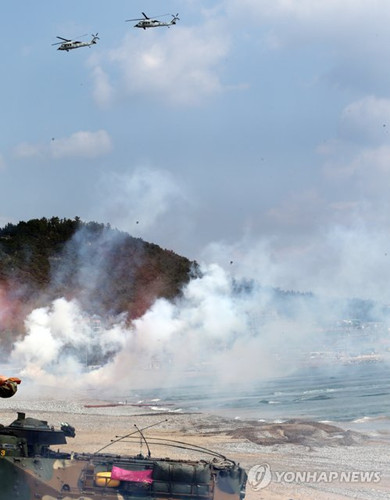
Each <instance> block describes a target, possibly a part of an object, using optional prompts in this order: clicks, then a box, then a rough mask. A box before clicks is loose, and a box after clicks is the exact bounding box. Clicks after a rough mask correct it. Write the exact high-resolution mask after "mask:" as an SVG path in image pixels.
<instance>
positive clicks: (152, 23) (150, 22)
mask: <svg viewBox="0 0 390 500" xmlns="http://www.w3.org/2000/svg"><path fill="white" fill-rule="evenodd" d="M173 24H176V21H175V20H172V21H170V22H169V23H162V22H161V21H157V20H156V19H145V20H142V21H140V22H139V23H137V24H135V25H134V28H143V29H146V28H158V27H159V26H167V27H168V28H169V26H172V25H173Z"/></svg>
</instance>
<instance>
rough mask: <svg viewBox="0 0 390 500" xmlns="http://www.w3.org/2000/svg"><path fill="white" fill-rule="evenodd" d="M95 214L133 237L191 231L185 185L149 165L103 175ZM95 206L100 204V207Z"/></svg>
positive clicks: (154, 237)
mask: <svg viewBox="0 0 390 500" xmlns="http://www.w3.org/2000/svg"><path fill="white" fill-rule="evenodd" d="M98 197H99V198H98V200H97V203H96V204H95V205H96V206H95V207H94V213H95V214H96V211H98V219H99V220H109V221H111V224H112V225H113V226H115V227H118V228H120V229H121V230H123V231H127V232H129V233H130V234H131V235H133V236H139V237H142V238H146V239H148V238H149V239H150V240H151V241H154V242H156V241H158V239H159V235H160V233H164V234H173V233H175V234H177V233H179V232H181V231H183V233H182V234H183V237H184V236H185V235H186V234H188V229H189V228H190V227H191V224H187V221H188V217H187V216H186V215H185V214H187V213H188V210H189V207H190V206H191V200H190V198H189V195H188V193H187V190H186V188H185V186H182V185H181V183H180V182H179V180H178V179H176V178H175V177H173V176H172V175H171V174H170V172H168V171H166V170H159V169H155V168H151V167H147V166H143V167H137V168H135V169H134V170H133V171H131V172H126V173H121V174H115V173H110V174H109V175H104V176H103V177H102V178H101V179H100V182H99V188H98ZM96 207H99V208H98V209H97V208H96Z"/></svg>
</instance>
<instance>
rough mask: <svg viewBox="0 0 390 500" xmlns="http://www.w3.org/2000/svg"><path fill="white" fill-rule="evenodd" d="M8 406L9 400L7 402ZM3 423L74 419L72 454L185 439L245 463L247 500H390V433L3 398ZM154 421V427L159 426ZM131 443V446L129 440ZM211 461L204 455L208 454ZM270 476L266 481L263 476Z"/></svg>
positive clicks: (180, 453)
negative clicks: (22, 416) (20, 417)
mask: <svg viewBox="0 0 390 500" xmlns="http://www.w3.org/2000/svg"><path fill="white" fill-rule="evenodd" d="M3 401H4V402H3ZM3 401H2V405H1V406H2V408H1V410H0V422H2V423H3V425H9V424H10V423H11V422H12V421H13V420H15V418H16V412H17V411H23V412H25V413H26V414H27V416H31V417H34V418H38V419H41V420H46V421H47V422H48V423H49V425H54V427H56V428H57V427H59V425H60V423H61V422H64V421H66V422H68V423H69V424H71V425H73V426H74V427H75V428H76V437H75V438H68V444H67V445H64V446H62V447H61V449H63V450H66V451H75V452H82V451H85V452H96V451H98V450H100V449H101V448H103V447H106V446H107V445H109V446H108V447H107V448H105V452H109V453H126V454H134V453H139V452H142V453H144V454H146V453H147V449H146V446H145V444H144V443H142V442H141V440H140V439H139V436H137V435H136V434H135V435H133V437H130V439H126V440H121V441H119V442H117V443H115V444H110V443H111V442H112V441H113V440H117V439H118V436H125V435H128V434H129V433H133V432H134V431H136V427H135V425H136V426H138V427H139V428H141V429H143V428H145V427H148V426H151V425H153V428H150V429H149V430H145V436H146V438H147V439H148V440H150V442H152V439H153V437H158V438H163V437H165V438H169V439H176V440H181V441H186V442H188V443H192V444H195V445H198V446H202V447H205V448H210V449H212V450H214V451H217V452H219V453H221V454H222V455H225V456H227V457H229V458H231V459H233V460H235V461H237V462H239V463H240V464H241V465H242V466H243V467H244V468H245V469H246V470H247V472H248V474H249V481H248V485H247V494H246V498H247V500H262V499H270V500H273V499H275V500H276V499H283V500H308V499H319V500H342V499H348V498H354V499H362V500H363V499H375V500H380V499H388V498H389V495H390V453H389V443H390V441H388V440H387V436H386V435H383V436H380V435H376V436H368V435H363V434H360V433H357V432H354V431H351V430H348V429H342V428H340V427H335V426H333V425H329V424H323V423H318V422H309V421H301V420H294V421H287V422H284V423H280V424H265V423H261V422H257V421H242V420H236V419H226V418H221V417H218V416H215V415H208V414H201V413H171V412H165V411H153V410H151V409H150V408H147V407H144V408H143V407H134V406H131V405H128V406H125V405H121V406H101V407H96V406H95V407H88V406H87V405H88V404H89V405H91V404H98V403H99V402H96V401H94V402H91V401H77V402H66V401H63V402H59V401H35V400H34V401H22V400H14V401H12V400H3ZM154 424H156V425H154ZM130 440H131V442H129V441H130ZM150 448H151V453H152V456H155V457H167V456H175V457H182V458H202V457H201V456H200V455H197V454H196V453H194V452H188V451H184V450H175V449H173V448H167V447H162V446H157V445H156V444H151V445H150ZM203 458H205V457H203ZM265 470H267V471H268V472H267V473H268V475H266V476H263V475H262V471H263V472H264V471H265Z"/></svg>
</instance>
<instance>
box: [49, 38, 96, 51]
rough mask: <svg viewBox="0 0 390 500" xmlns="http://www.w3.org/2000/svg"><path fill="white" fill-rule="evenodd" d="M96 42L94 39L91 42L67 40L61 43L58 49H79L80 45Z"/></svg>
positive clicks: (88, 45) (85, 45)
mask: <svg viewBox="0 0 390 500" xmlns="http://www.w3.org/2000/svg"><path fill="white" fill-rule="evenodd" d="M95 43H96V42H95V41H94V40H92V41H91V42H65V43H63V44H62V45H60V46H59V47H58V49H57V50H66V52H69V50H73V49H79V48H80V47H90V46H91V45H94V44H95Z"/></svg>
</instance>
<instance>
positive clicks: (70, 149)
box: [50, 130, 112, 158]
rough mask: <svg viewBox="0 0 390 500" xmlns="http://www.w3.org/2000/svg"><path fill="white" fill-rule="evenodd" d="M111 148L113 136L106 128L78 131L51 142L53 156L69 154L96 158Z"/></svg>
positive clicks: (62, 156) (66, 155) (61, 156)
mask: <svg viewBox="0 0 390 500" xmlns="http://www.w3.org/2000/svg"><path fill="white" fill-rule="evenodd" d="M111 149H112V143H111V138H110V136H109V134H108V133H107V132H106V131H105V130H98V131H97V132H88V131H80V132H76V133H74V134H72V135H71V136H70V137H65V138H62V139H56V140H54V141H52V142H51V144H50V152H51V155H52V156H53V158H64V157H68V156H78V157H85V158H96V157H98V156H101V155H104V154H106V153H108V152H109V151H111Z"/></svg>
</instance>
